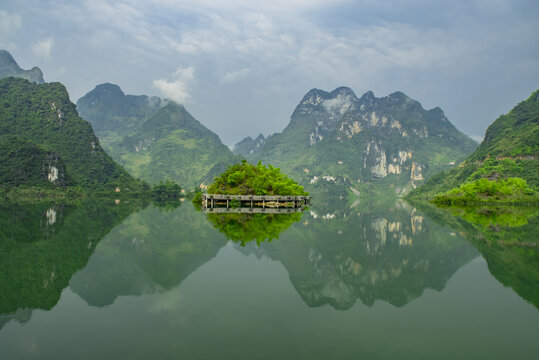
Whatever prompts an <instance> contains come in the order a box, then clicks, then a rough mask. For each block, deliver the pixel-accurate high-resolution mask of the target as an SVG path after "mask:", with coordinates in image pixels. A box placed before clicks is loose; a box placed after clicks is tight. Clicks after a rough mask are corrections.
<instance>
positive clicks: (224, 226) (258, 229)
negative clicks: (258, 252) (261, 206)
mask: <svg viewBox="0 0 539 360" xmlns="http://www.w3.org/2000/svg"><path fill="white" fill-rule="evenodd" d="M302 215H303V214H302V213H291V214H245V213H228V214H227V213H219V214H218V213H208V214H207V217H208V220H209V221H210V222H211V223H212V225H213V226H214V227H215V228H216V229H217V230H219V231H220V232H222V233H223V234H225V235H226V237H227V239H230V240H232V241H235V242H239V243H240V244H241V245H242V246H244V245H245V244H247V243H249V242H251V241H253V240H255V241H256V243H257V244H260V243H261V242H263V241H268V242H269V241H271V240H273V239H278V238H279V235H280V234H281V232H283V231H284V230H286V229H288V228H289V227H290V225H292V224H293V223H295V222H298V221H300V220H301V217H302Z"/></svg>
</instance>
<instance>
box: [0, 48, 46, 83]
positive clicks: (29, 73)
mask: <svg viewBox="0 0 539 360" xmlns="http://www.w3.org/2000/svg"><path fill="white" fill-rule="evenodd" d="M10 76H13V77H18V78H23V79H26V80H29V81H31V82H34V83H38V84H43V83H44V82H45V81H44V80H43V73H42V72H41V69H40V68H38V67H37V66H34V67H33V68H32V69H30V70H23V69H21V68H20V67H19V65H17V62H16V61H15V59H13V57H12V56H11V54H10V53H9V52H7V51H6V50H0V79H3V78H6V77H10Z"/></svg>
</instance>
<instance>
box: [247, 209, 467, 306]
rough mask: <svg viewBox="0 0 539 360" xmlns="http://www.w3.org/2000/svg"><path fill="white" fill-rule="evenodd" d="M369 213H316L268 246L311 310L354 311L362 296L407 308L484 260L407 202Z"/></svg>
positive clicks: (364, 299) (366, 300)
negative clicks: (326, 307) (327, 306)
mask: <svg viewBox="0 0 539 360" xmlns="http://www.w3.org/2000/svg"><path fill="white" fill-rule="evenodd" d="M359 210H362V209H358V211H359ZM364 210H365V212H356V213H342V212H337V211H335V212H328V213H325V214H322V213H320V214H319V213H317V212H316V211H311V213H310V216H305V217H304V218H303V220H304V221H303V222H302V223H300V224H296V225H294V226H292V228H291V229H290V230H289V231H287V232H286V233H285V234H284V235H283V236H281V238H280V239H279V241H275V242H272V243H269V244H263V246H262V251H263V253H264V254H266V255H268V256H269V257H271V258H272V259H274V260H278V261H280V262H281V263H282V264H283V265H284V266H285V267H286V269H287V270H288V272H289V274H290V280H291V281H292V283H293V285H294V287H295V288H296V290H297V291H298V293H299V294H300V296H301V297H302V299H303V300H304V301H305V302H306V303H307V304H308V305H309V306H313V307H316V306H322V305H325V304H330V305H331V306H333V307H335V308H336V309H348V308H350V307H351V306H352V305H353V304H354V303H355V302H356V300H357V299H358V298H359V299H361V301H362V302H363V303H364V304H367V305H372V304H373V303H374V301H375V300H377V299H379V300H385V301H388V302H389V303H391V304H393V305H395V306H403V305H405V304H407V303H408V302H410V301H411V300H412V299H414V298H417V297H419V296H421V294H422V293H423V291H424V290H425V289H427V288H432V289H436V290H439V291H441V290H442V289H443V288H444V287H445V284H446V283H447V281H448V280H449V278H450V277H451V276H452V275H453V274H454V273H455V272H456V271H457V270H458V269H459V268H460V267H461V266H463V265H464V264H466V263H467V262H468V261H470V260H471V259H472V258H474V257H475V256H476V252H475V250H474V249H473V247H472V246H470V245H469V244H467V243H466V242H464V241H462V239H460V238H459V237H454V236H451V234H450V232H449V231H447V230H445V229H443V228H442V227H440V226H438V225H436V224H435V223H433V222H432V221H430V220H429V219H428V218H426V217H424V216H423V215H422V214H421V213H420V212H418V211H417V210H415V209H412V208H411V207H409V206H408V205H407V204H405V203H403V202H398V203H395V204H393V206H392V207H391V208H374V209H370V208H365V209H364ZM242 251H243V252H248V251H249V250H248V249H243V250H242ZM255 251H256V252H258V253H259V252H260V250H255Z"/></svg>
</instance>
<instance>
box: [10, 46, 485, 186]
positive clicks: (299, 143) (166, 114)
mask: <svg viewBox="0 0 539 360" xmlns="http://www.w3.org/2000/svg"><path fill="white" fill-rule="evenodd" d="M3 54H4V58H5V59H11V60H12V61H11V60H10V62H9V63H10V64H12V65H11V66H12V67H13V66H14V65H13V64H15V65H16V63H15V61H14V60H13V59H12V58H11V56H10V55H9V53H7V52H3ZM19 74H22V75H24V73H21V72H19ZM22 75H21V76H22ZM8 82H9V81H8ZM20 85H21V86H22V83H20ZM25 86H26V89H27V90H28V89H30V88H29V87H28V86H27V85H25ZM64 91H65V89H64ZM64 95H67V93H66V94H64ZM64 97H65V96H64ZM66 104H67V103H66ZM49 106H52V105H50V104H49ZM55 106H56V104H55ZM68 108H69V106H68ZM77 110H78V112H79V113H80V115H81V117H83V118H84V119H86V120H88V121H89V122H90V123H91V124H92V127H93V129H94V130H95V133H96V135H97V137H98V138H99V141H94V144H95V146H96V147H97V148H99V146H100V144H102V146H103V148H104V149H105V150H106V151H107V152H108V153H109V154H110V155H111V156H112V158H113V159H114V160H115V161H117V162H118V163H119V164H121V165H123V166H124V167H125V168H126V169H127V170H128V172H129V173H130V174H131V175H132V176H134V177H135V178H140V179H142V180H145V181H147V182H149V183H156V182H159V181H160V180H165V179H171V180H175V181H177V182H178V183H180V185H182V186H183V187H185V188H188V189H189V190H191V189H193V188H198V187H200V186H204V185H206V184H208V183H209V182H211V181H212V179H213V177H214V176H216V175H218V174H219V172H221V171H222V170H224V169H225V168H226V166H227V165H229V164H231V163H234V162H237V161H239V159H240V157H241V156H244V157H245V158H247V159H248V160H251V161H252V162H257V161H262V162H263V163H265V164H267V163H269V164H272V165H274V166H277V167H280V168H282V169H283V171H284V172H285V173H287V174H289V176H291V177H292V178H294V179H296V180H297V181H299V182H300V183H301V184H302V185H304V186H306V187H307V190H309V191H316V190H317V189H319V190H320V189H325V188H327V186H330V188H333V189H338V190H335V191H334V193H339V194H341V195H342V194H344V193H346V192H347V191H348V190H349V189H352V191H353V192H354V193H358V192H365V191H367V192H371V191H375V192H377V191H379V190H383V191H384V192H385V193H391V194H394V195H402V194H405V193H407V192H409V191H410V190H412V189H414V188H416V187H417V186H419V185H421V184H422V182H423V181H424V180H426V179H428V178H430V177H431V176H432V175H433V174H435V173H437V172H440V171H442V170H448V169H451V168H454V167H455V166H457V165H458V164H459V163H460V162H461V161H462V160H463V159H465V158H466V156H468V155H469V154H470V153H471V152H472V151H473V150H474V149H475V148H476V147H477V144H476V143H475V142H474V141H473V140H471V139H470V138H469V137H468V136H466V135H464V134H463V133H461V132H460V131H458V130H457V129H456V128H455V127H454V126H453V125H452V124H451V122H449V120H448V119H447V118H446V117H445V115H444V113H443V111H442V110H441V109H440V108H434V109H431V110H426V109H424V108H423V107H422V106H421V104H420V103H419V102H418V101H416V100H413V99H411V98H410V97H408V96H407V95H405V94H404V93H402V92H394V93H392V94H390V95H388V96H385V97H382V98H377V97H375V96H374V94H373V93H372V92H370V91H369V92H366V93H365V94H363V95H362V96H361V97H359V98H358V97H357V96H356V95H355V93H354V92H353V91H352V90H351V89H350V88H347V87H340V88H337V89H335V90H333V91H332V92H326V91H323V90H319V89H312V90H310V91H309V92H308V93H307V94H306V95H305V96H304V97H303V99H302V100H301V101H300V103H299V104H298V106H297V107H296V109H295V110H294V112H293V113H292V116H291V119H290V123H289V124H288V126H287V127H286V128H285V129H284V130H283V131H282V132H281V133H277V134H273V135H270V136H268V137H267V138H266V137H264V136H263V135H262V134H260V135H259V136H257V138H256V139H254V140H253V139H252V138H250V137H247V138H245V139H244V140H242V141H241V142H240V143H238V144H236V146H234V148H233V150H234V153H233V152H232V151H230V149H229V148H228V147H227V146H225V145H224V144H223V143H222V142H221V140H220V139H219V137H218V136H217V134H215V133H213V132H212V131H211V130H209V129H207V128H206V127H205V126H204V125H203V124H201V123H200V122H199V121H198V120H196V119H194V118H193V116H191V114H190V113H189V112H188V111H187V110H186V109H185V107H184V106H183V105H179V104H176V103H174V102H172V101H169V100H164V99H161V98H158V97H149V96H145V95H139V96H134V95H126V94H124V93H123V91H122V90H121V88H120V87H119V86H117V85H114V84H110V83H105V84H101V85H98V86H96V87H95V89H94V90H92V91H90V92H89V93H87V94H86V95H85V96H83V97H82V98H81V99H79V101H78V102H77ZM55 111H56V112H58V111H61V112H63V111H65V110H64V109H63V108H62V109H56V110H55ZM56 116H57V117H59V116H60V115H58V114H57V115H56ZM238 130H239V131H240V129H238ZM19 140H20V139H17V141H19ZM10 141H15V140H13V139H11V140H10ZM89 143H91V141H90V142H89ZM37 145H39V144H37ZM10 146H11V145H10ZM235 154H236V155H235ZM68 157H69V156H68ZM36 166H37V167H39V166H40V164H37V165H36ZM58 166H59V167H58V168H59V169H60V168H61V166H63V165H62V163H61V162H58ZM62 179H63V178H62ZM62 181H64V180H62ZM335 185H337V186H335ZM388 188H389V189H390V191H387V189H388Z"/></svg>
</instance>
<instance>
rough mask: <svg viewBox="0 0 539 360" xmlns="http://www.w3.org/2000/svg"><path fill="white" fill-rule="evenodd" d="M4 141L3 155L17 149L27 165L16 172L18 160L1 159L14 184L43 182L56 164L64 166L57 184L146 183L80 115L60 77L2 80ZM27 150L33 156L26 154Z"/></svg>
mask: <svg viewBox="0 0 539 360" xmlns="http://www.w3.org/2000/svg"><path fill="white" fill-rule="evenodd" d="M2 143H3V145H0V148H2V149H3V151H4V153H3V154H0V156H2V157H9V156H11V155H13V156H15V157H16V158H17V159H19V160H21V164H22V166H24V168H22V169H19V170H17V171H18V175H16V176H13V175H12V173H13V171H14V168H13V166H14V164H13V160H9V161H2V162H1V163H0V178H1V179H7V178H9V179H8V180H7V181H9V183H10V185H24V186H35V185H41V184H42V183H43V179H44V178H45V179H47V176H44V174H45V173H48V174H52V175H53V178H55V176H54V175H55V173H56V171H54V169H52V167H53V166H54V167H55V168H56V169H57V170H61V171H58V177H57V178H56V179H57V180H55V181H52V180H51V182H54V183H55V185H57V186H60V185H63V184H65V185H70V186H78V187H81V188H83V189H86V190H88V191H89V190H98V189H99V190H103V191H114V189H115V188H116V187H120V188H121V190H122V191H126V190H128V189H129V190H138V189H139V188H140V187H141V184H140V183H139V182H137V181H136V180H134V179H133V178H132V177H131V176H130V175H129V174H128V173H127V172H126V171H125V170H124V169H122V168H121V167H120V166H118V165H117V164H116V163H115V162H114V161H113V160H112V159H111V158H110V157H109V156H108V155H107V154H106V153H105V151H104V150H103V149H102V148H101V146H100V145H99V141H98V140H97V138H96V136H95V135H94V132H93V130H92V127H91V126H90V124H89V123H88V122H86V121H84V120H82V119H81V118H80V117H79V116H78V114H77V111H76V110H75V105H74V104H73V103H71V102H70V101H69V95H68V93H67V91H66V89H65V87H64V86H63V85H62V84H60V83H47V84H34V83H31V82H29V81H27V80H24V79H17V78H6V79H2V80H0V144H2ZM12 146H13V147H12ZM6 151H7V152H8V153H9V154H6V153H5V152H6ZM27 156H30V158H29V159H27V160H23V159H22V158H24V157H27ZM40 159H41V160H42V163H41V166H40V164H39V162H40ZM64 169H65V172H64V171H63V170H64ZM60 175H61V177H60ZM60 180H61V181H60Z"/></svg>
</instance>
